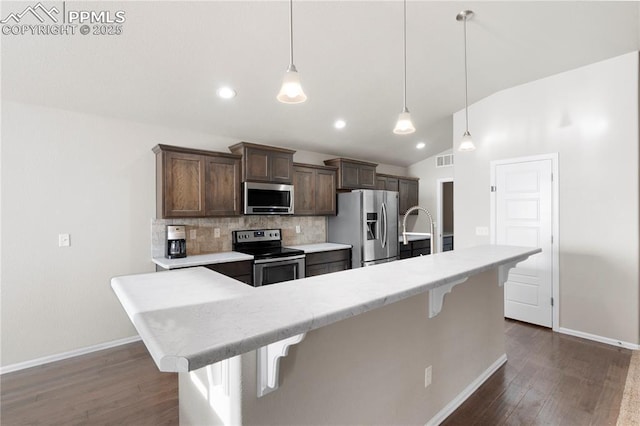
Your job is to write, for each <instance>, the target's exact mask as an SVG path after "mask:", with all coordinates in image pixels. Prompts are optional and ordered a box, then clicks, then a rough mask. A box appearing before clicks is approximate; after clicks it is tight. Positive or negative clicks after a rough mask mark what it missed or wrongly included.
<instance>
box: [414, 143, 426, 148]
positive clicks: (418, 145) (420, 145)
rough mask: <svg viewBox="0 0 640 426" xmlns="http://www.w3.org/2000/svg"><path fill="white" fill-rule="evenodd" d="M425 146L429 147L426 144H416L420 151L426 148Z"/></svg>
mask: <svg viewBox="0 0 640 426" xmlns="http://www.w3.org/2000/svg"><path fill="white" fill-rule="evenodd" d="M425 146H427V144H425V143H424V142H418V143H417V144H416V148H418V149H422V148H424V147H425Z"/></svg>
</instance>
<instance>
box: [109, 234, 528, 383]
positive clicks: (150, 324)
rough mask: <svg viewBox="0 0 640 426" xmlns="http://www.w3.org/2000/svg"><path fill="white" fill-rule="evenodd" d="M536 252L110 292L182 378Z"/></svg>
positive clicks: (198, 277)
mask: <svg viewBox="0 0 640 426" xmlns="http://www.w3.org/2000/svg"><path fill="white" fill-rule="evenodd" d="M540 251H541V250H540V249H537V248H524V247H510V246H496V245H486V246H478V247H472V248H466V249H459V250H456V251H449V252H446V253H437V254H434V255H431V256H423V257H415V258H411V259H405V260H400V261H396V262H390V263H385V264H381V265H375V266H370V267H366V268H358V269H350V270H346V271H341V272H336V273H333V274H327V275H319V276H315V277H309V278H304V279H301V280H296V281H288V282H283V283H279V284H276V285H270V286H264V287H257V288H253V287H249V286H247V285H245V284H243V283H240V282H239V281H235V280H233V279H231V278H228V277H225V276H223V275H221V274H218V273H217V272H214V271H210V270H208V269H205V268H194V269H184V270H177V271H168V272H163V273H161V274H158V273H151V274H140V275H130V276H123V277H115V278H113V279H112V280H111V286H112V288H113V290H114V291H115V293H116V295H117V297H118V298H119V300H120V301H121V303H122V305H123V307H124V308H125V310H126V312H127V314H128V315H129V318H130V319H131V321H132V322H133V324H134V325H135V327H136V329H137V330H138V333H139V334H140V337H142V340H143V341H144V343H145V345H146V346H147V348H148V349H149V352H150V353H151V356H152V357H153V359H154V361H155V362H156V364H157V366H158V368H159V369H160V370H161V371H169V372H187V371H192V370H196V369H198V368H201V367H204V366H206V365H209V364H212V363H215V362H218V361H221V360H224V359H227V358H230V357H233V356H235V355H239V354H242V353H245V352H248V351H251V350H254V349H257V348H259V347H262V346H265V345H267V344H270V343H273V342H277V341H280V340H282V339H285V338H288V337H292V336H295V335H298V334H300V333H305V332H308V331H311V330H315V329H317V328H320V327H323V326H326V325H328V324H331V323H334V322H337V321H340V320H342V319H346V318H350V317H353V316H356V315H359V314H362V313H364V312H367V311H371V310H373V309H377V308H380V307H382V306H386V305H389V304H391V303H394V302H397V301H400V300H403V299H406V298H408V297H411V296H414V295H417V294H419V293H423V292H426V291H429V290H432V289H436V288H439V287H443V286H446V285H448V284H452V283H455V282H460V281H461V280H464V279H465V278H466V277H469V276H471V275H474V274H478V273H480V272H483V271H487V270H489V269H492V268H496V267H498V266H501V265H505V264H513V263H514V262H520V261H522V260H525V259H526V258H528V257H529V256H530V255H532V254H535V253H538V252H540ZM496 285H498V283H496ZM445 309H446V307H445ZM425 310H426V309H425ZM425 315H426V312H425Z"/></svg>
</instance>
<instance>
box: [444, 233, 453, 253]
mask: <svg viewBox="0 0 640 426" xmlns="http://www.w3.org/2000/svg"><path fill="white" fill-rule="evenodd" d="M451 250H453V235H447V236H446V237H442V251H451Z"/></svg>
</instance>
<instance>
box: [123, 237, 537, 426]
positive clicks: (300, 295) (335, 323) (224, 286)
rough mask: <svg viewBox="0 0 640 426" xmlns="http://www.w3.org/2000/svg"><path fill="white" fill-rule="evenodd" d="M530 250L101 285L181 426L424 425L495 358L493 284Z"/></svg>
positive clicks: (499, 353) (500, 350)
mask: <svg viewBox="0 0 640 426" xmlns="http://www.w3.org/2000/svg"><path fill="white" fill-rule="evenodd" d="M539 251H540V250H539V249H531V248H518V247H506V246H482V247H474V248H468V249H463V250H456V251H453V252H447V253H439V254H436V255H433V256H427V257H419V258H412V259H406V260H402V261H398V262H392V263H388V264H382V265H376V266H374V267H368V268H359V269H354V270H348V271H343V272H338V273H334V274H329V275H322V276H317V277H311V278H305V279H302V280H297V281H290V282H285V283H279V284H276V285H272V286H266V287H261V288H252V287H249V286H246V285H244V284H241V283H239V282H237V281H235V280H233V279H230V278H228V277H224V276H222V275H220V274H217V273H215V272H213V271H209V270H206V269H204V268H193V269H189V270H178V271H169V272H163V273H160V274H141V275H134V276H127V277H117V278H114V279H113V280H112V286H113V288H114V291H115V292H116V294H117V296H118V298H119V299H120V301H121V302H122V304H123V306H124V308H125V310H126V312H127V314H128V315H129V318H130V319H131V321H132V322H133V324H134V325H135V326H136V328H137V330H138V332H139V333H140V336H141V337H142V339H143V341H144V343H145V344H146V345H147V348H148V349H149V352H150V353H151V355H152V357H153V359H154V360H155V362H156V364H157V365H158V367H159V368H160V370H162V371H174V372H179V373H181V374H180V399H181V401H180V407H181V408H180V415H181V423H182V424H198V423H200V424H202V423H207V424H215V423H219V424H223V423H228V422H231V423H239V422H242V423H247V424H250V423H280V424H283V423H300V422H304V423H324V424H327V423H341V424H344V423H376V422H377V423H396V424H397V423H416V422H417V423H422V424H424V423H426V422H428V421H430V419H431V421H435V422H437V421H438V419H439V418H440V417H442V416H444V415H446V414H448V411H450V410H451V409H452V408H451V407H454V408H455V406H456V405H457V404H458V403H459V402H461V401H462V400H464V398H465V392H466V393H469V392H470V389H471V391H472V388H473V387H474V386H477V385H479V384H480V383H481V382H482V380H483V377H484V378H486V377H488V376H487V375H488V374H491V373H492V372H493V371H495V369H497V368H498V367H499V366H500V365H502V364H503V363H504V362H505V360H506V357H505V355H504V340H503V335H502V318H503V305H502V303H503V302H502V300H503V297H502V289H501V288H500V287H499V285H498V284H499V283H502V282H503V281H504V280H505V279H506V274H507V271H508V269H509V268H510V267H513V266H514V265H515V264H516V263H517V262H520V261H522V260H525V259H526V258H527V257H528V256H530V255H532V254H535V253H537V252H539ZM456 285H459V287H456V288H455V289H453V287H454V286H456ZM452 289H453V291H452ZM449 292H451V295H448V296H447V297H446V302H445V298H444V295H445V294H447V293H449ZM443 303H444V305H445V306H443ZM449 305H450V306H449ZM303 339H304V340H303ZM283 341H284V342H288V343H287V344H284V345H280V346H278V342H283ZM300 342H301V343H300ZM271 345H276V346H275V348H276V349H277V350H278V351H279V352H280V353H278V354H276V355H268V354H267V358H266V361H265V359H264V358H263V356H264V354H262V355H260V352H261V351H262V349H261V348H268V347H270V346H271ZM289 351H290V352H291V354H290V355H289V356H286V357H284V355H286V354H287V352H289ZM272 352H273V351H272ZM279 364H281V365H280V368H278V366H279ZM427 370H428V371H430V372H431V373H429V374H432V376H429V380H432V383H431V384H430V385H429V387H425V381H426V380H427ZM278 383H279V384H280V386H279V387H278ZM470 386H471V387H470ZM265 389H266V391H265ZM258 395H261V397H259V396H258ZM461 398H462V399H461ZM456 401H457V402H456ZM452 404H453V405H452Z"/></svg>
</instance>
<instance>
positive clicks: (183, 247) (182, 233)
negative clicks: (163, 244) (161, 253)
mask: <svg viewBox="0 0 640 426" xmlns="http://www.w3.org/2000/svg"><path fill="white" fill-rule="evenodd" d="M185 228H186V227H185V226H184V225H167V250H166V252H165V257H166V258H168V259H177V258H180V257H187V231H186V229H185Z"/></svg>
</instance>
